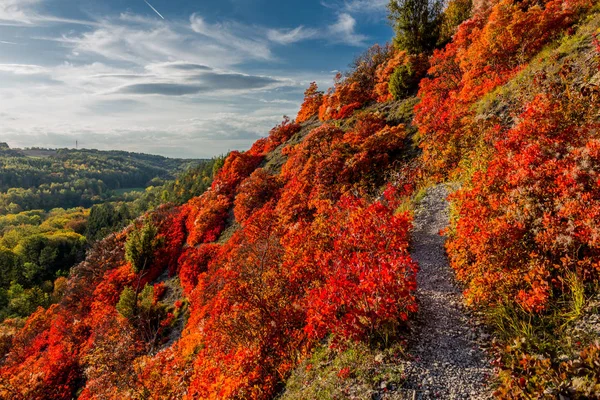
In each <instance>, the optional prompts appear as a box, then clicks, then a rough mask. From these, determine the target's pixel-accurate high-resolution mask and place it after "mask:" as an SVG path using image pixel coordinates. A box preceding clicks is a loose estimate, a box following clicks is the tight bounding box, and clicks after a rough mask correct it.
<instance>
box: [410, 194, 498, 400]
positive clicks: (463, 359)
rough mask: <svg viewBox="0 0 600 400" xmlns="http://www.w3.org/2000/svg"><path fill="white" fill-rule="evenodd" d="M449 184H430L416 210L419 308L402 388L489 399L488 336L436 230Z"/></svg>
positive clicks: (443, 221) (421, 395)
mask: <svg viewBox="0 0 600 400" xmlns="http://www.w3.org/2000/svg"><path fill="white" fill-rule="evenodd" d="M447 195H448V188H447V186H445V185H438V186H435V187H432V188H430V189H429V190H428V191H427V193H426V195H425V197H424V199H423V200H422V201H421V202H420V204H419V207H418V209H417V211H416V212H415V228H414V232H413V243H412V251H411V255H412V257H413V259H414V260H415V261H417V262H418V263H419V265H420V270H419V273H418V275H417V282H418V289H417V297H418V299H419V312H418V313H417V316H416V320H415V322H414V325H413V327H412V332H411V335H410V339H409V343H408V352H409V354H410V361H407V362H406V365H405V374H406V378H407V380H406V383H405V385H404V389H405V391H407V392H411V390H412V391H413V392H412V393H413V396H414V397H413V398H415V399H436V398H437V399H476V400H479V399H490V398H492V390H491V389H490V385H489V380H490V378H491V377H492V376H493V369H492V367H491V366H490V360H489V359H488V357H487V356H486V354H485V352H484V351H483V350H482V346H485V343H486V342H487V341H489V336H487V335H486V333H485V332H484V331H483V329H482V325H481V324H480V323H479V322H478V321H477V320H476V319H475V318H474V317H473V316H471V315H469V313H468V311H467V310H466V309H465V307H464V306H463V296H462V293H461V290H460V288H459V287H458V286H457V284H456V282H455V280H454V273H453V271H452V270H451V268H450V266H449V265H448V259H447V257H446V252H445V249H444V241H445V238H444V237H443V236H441V235H440V230H442V229H443V228H445V227H446V226H447V225H448V218H449V212H448V202H447V200H446V197H447Z"/></svg>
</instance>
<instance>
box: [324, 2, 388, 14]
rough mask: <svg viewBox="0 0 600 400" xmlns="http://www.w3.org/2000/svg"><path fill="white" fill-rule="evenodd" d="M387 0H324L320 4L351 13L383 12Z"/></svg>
mask: <svg viewBox="0 0 600 400" xmlns="http://www.w3.org/2000/svg"><path fill="white" fill-rule="evenodd" d="M389 3H390V1H389V0H324V1H322V2H321V5H323V6H324V7H327V8H331V9H333V10H341V11H342V12H346V13H351V14H368V13H385V12H386V10H387V5H388V4H389Z"/></svg>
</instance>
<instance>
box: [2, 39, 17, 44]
mask: <svg viewBox="0 0 600 400" xmlns="http://www.w3.org/2000/svg"><path fill="white" fill-rule="evenodd" d="M0 43H2V44H14V45H17V44H18V43H15V42H7V41H4V40H0Z"/></svg>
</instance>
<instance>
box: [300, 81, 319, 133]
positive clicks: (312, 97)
mask: <svg viewBox="0 0 600 400" xmlns="http://www.w3.org/2000/svg"><path fill="white" fill-rule="evenodd" d="M321 103H323V92H321V91H319V87H318V86H317V83H316V82H312V83H311V84H310V86H309V87H308V89H306V91H305V92H304V102H303V103H302V106H301V107H300V111H299V112H298V116H297V117H296V122H298V123H302V122H304V121H307V120H309V119H310V118H312V117H314V116H315V115H318V114H319V107H321Z"/></svg>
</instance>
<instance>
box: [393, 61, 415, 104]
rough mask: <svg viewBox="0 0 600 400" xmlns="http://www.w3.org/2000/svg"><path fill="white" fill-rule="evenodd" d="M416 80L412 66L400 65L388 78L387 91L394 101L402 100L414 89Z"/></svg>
mask: <svg viewBox="0 0 600 400" xmlns="http://www.w3.org/2000/svg"><path fill="white" fill-rule="evenodd" d="M415 86H416V79H415V71H414V69H413V67H412V64H410V63H409V64H404V65H400V66H399V67H398V68H396V70H395V71H394V73H393V74H392V76H391V78H390V83H389V90H390V93H391V94H392V95H393V96H394V99H396V100H399V99H404V98H406V97H408V96H410V94H411V92H412V91H413V90H414V89H415Z"/></svg>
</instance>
